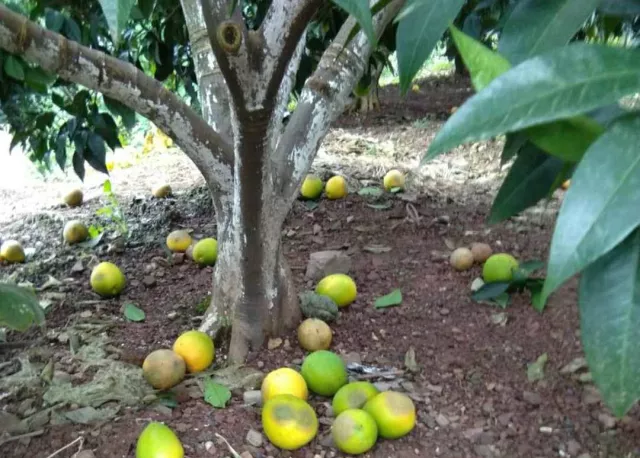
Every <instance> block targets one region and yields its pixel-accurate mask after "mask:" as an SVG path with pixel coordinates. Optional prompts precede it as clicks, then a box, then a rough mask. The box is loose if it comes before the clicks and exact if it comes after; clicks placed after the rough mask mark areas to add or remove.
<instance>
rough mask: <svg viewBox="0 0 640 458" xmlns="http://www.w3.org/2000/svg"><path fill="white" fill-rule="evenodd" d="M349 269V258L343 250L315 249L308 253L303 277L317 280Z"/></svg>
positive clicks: (346, 271)
mask: <svg viewBox="0 0 640 458" xmlns="http://www.w3.org/2000/svg"><path fill="white" fill-rule="evenodd" d="M349 270H351V258H350V257H349V255H347V254H346V253H344V252H343V251H338V250H330V251H317V252H315V253H311V254H310V255H309V262H308V264H307V270H306V273H305V278H306V279H307V280H319V279H321V278H322V277H326V276H327V275H331V274H338V273H340V274H347V273H349Z"/></svg>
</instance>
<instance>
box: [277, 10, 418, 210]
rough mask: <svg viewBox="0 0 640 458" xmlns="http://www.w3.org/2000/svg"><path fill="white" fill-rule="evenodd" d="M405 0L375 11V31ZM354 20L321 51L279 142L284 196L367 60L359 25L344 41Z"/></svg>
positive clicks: (297, 179) (288, 198)
mask: <svg viewBox="0 0 640 458" xmlns="http://www.w3.org/2000/svg"><path fill="white" fill-rule="evenodd" d="M373 1H374V3H375V0H373ZM404 3H405V0H393V1H392V2H391V3H389V5H387V7H385V8H384V9H383V10H382V11H380V12H379V13H378V14H377V15H376V16H375V17H374V30H375V31H376V34H377V35H378V36H380V35H382V33H383V32H384V29H385V28H386V27H387V25H388V24H389V23H390V22H391V20H392V19H393V18H394V17H395V15H396V14H397V13H398V11H400V8H402V6H403V5H404ZM355 24H356V21H355V19H353V18H349V19H348V20H347V21H346V22H345V23H344V24H343V25H342V27H341V29H340V31H339V32H338V35H337V36H336V38H335V39H334V41H333V43H332V44H331V45H330V46H329V48H327V50H326V51H325V52H324V54H323V56H322V59H321V60H320V62H319V64H318V67H317V68H316V71H315V72H314V73H313V74H312V75H311V76H310V77H309V78H308V79H307V82H306V83H305V86H304V88H303V90H302V93H301V95H300V99H299V102H298V107H297V108H296V110H295V111H294V113H293V115H292V116H291V120H290V121H289V123H288V125H287V127H286V129H285V131H284V133H283V135H282V137H281V139H280V142H279V143H278V149H277V151H276V153H275V154H276V157H280V156H283V155H286V157H287V160H285V161H281V164H280V166H279V171H278V175H279V177H280V178H281V180H280V182H281V183H284V184H283V186H282V188H281V189H280V192H281V197H282V198H283V199H284V200H285V201H291V200H293V199H294V198H295V195H296V190H297V188H298V186H299V185H300V182H301V181H302V178H303V177H304V174H305V173H306V171H307V170H308V168H309V165H310V164H311V161H312V160H313V157H314V156H315V154H316V152H317V149H318V147H319V145H320V142H321V141H322V139H323V138H324V136H325V135H326V133H327V131H328V129H329V126H330V125H331V123H332V122H333V121H334V120H335V119H336V118H337V117H338V116H340V114H341V113H342V112H343V111H344V108H345V106H346V101H347V99H348V96H349V94H350V93H351V91H352V90H353V88H354V87H355V85H356V83H357V82H358V81H359V80H360V78H361V77H362V75H363V73H364V70H365V67H366V65H367V63H368V60H369V56H370V54H371V52H372V49H371V43H369V40H368V39H367V38H366V36H365V35H364V33H363V32H362V31H360V32H358V34H356V36H355V37H354V38H353V39H352V40H351V41H348V40H349V34H350V33H351V30H352V28H353V27H354V25H355ZM347 42H348V44H347V45H346V46H345V44H346V43H347ZM285 206H286V205H285Z"/></svg>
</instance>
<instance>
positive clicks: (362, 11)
mask: <svg viewBox="0 0 640 458" xmlns="http://www.w3.org/2000/svg"><path fill="white" fill-rule="evenodd" d="M333 3H335V4H336V5H338V6H339V7H340V8H342V9H343V10H345V11H346V12H347V13H349V14H350V15H351V16H353V17H354V18H355V19H356V21H358V24H360V27H362V30H363V31H364V33H365V35H366V36H367V38H368V39H369V42H370V43H371V44H372V48H375V47H376V44H377V42H378V39H377V37H376V32H375V31H374V30H373V16H372V15H371V10H370V9H369V0H333Z"/></svg>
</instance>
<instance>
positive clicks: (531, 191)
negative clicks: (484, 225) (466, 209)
mask: <svg viewBox="0 0 640 458" xmlns="http://www.w3.org/2000/svg"><path fill="white" fill-rule="evenodd" d="M563 166H564V162H563V161H561V160H560V159H558V158H556V157H553V156H549V155H548V154H545V153H544V152H542V151H540V149H539V148H538V147H537V146H535V145H533V144H531V143H528V144H527V145H525V146H524V148H523V149H522V151H520V153H519V154H518V157H517V158H516V160H515V162H514V163H513V165H512V166H511V169H510V170H509V173H508V174H507V177H506V178H505V180H504V182H503V183H502V186H501V187H500V190H499V191H498V195H497V196H496V198H495V199H494V201H493V205H492V207H491V213H490V215H489V222H490V223H492V224H494V223H498V222H500V221H504V220H506V219H508V218H511V217H512V216H514V215H517V214H518V213H520V212H522V211H523V210H526V209H527V208H529V207H531V206H533V205H535V204H536V203H538V202H539V201H540V200H541V199H544V198H545V197H546V196H547V195H548V193H549V189H551V186H552V185H553V183H554V182H555V179H556V177H557V176H558V174H559V173H560V171H561V170H562V168H563Z"/></svg>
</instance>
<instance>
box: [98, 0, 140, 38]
mask: <svg viewBox="0 0 640 458" xmlns="http://www.w3.org/2000/svg"><path fill="white" fill-rule="evenodd" d="M99 2H100V6H101V7H102V12H103V13H104V17H105V19H106V20H107V24H108V25H109V30H110V31H111V38H113V42H114V43H116V44H117V43H118V41H119V39H120V34H121V33H122V31H123V30H124V26H125V24H126V23H127V21H128V20H129V15H130V14H131V8H133V5H134V4H135V3H136V1H135V0H99Z"/></svg>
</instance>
